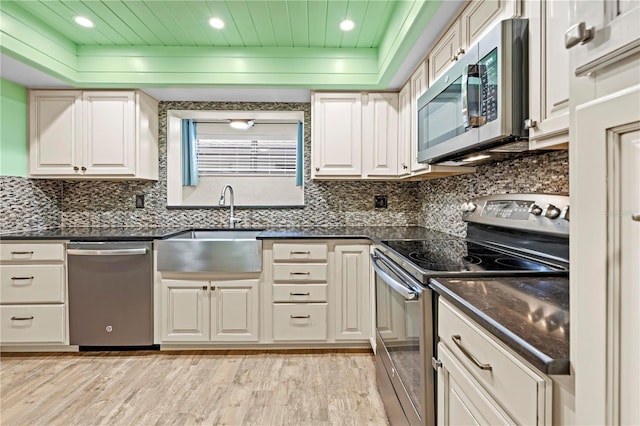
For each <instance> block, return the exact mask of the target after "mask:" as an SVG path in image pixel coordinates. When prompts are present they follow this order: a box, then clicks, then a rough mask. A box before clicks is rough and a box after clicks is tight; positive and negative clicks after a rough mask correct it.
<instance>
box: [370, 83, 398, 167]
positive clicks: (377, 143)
mask: <svg viewBox="0 0 640 426" xmlns="http://www.w3.org/2000/svg"><path fill="white" fill-rule="evenodd" d="M398 114H399V111H398V94H397V93H391V92H389V93H367V94H363V95H362V162H363V170H362V175H363V177H364V178H365V179H366V178H373V177H396V176H398Z"/></svg>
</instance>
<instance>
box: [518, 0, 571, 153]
mask: <svg viewBox="0 0 640 426" xmlns="http://www.w3.org/2000/svg"><path fill="white" fill-rule="evenodd" d="M569 5H570V3H569V2H567V1H564V0H553V1H541V2H528V3H527V7H528V10H527V17H528V18H529V34H530V36H529V119H528V120H527V121H526V124H525V126H527V127H528V128H529V148H530V149H540V148H554V147H555V148H566V146H567V143H568V142H569V52H568V51H567V50H566V49H565V47H564V31H565V29H566V28H567V27H568V26H569V13H570V11H569Z"/></svg>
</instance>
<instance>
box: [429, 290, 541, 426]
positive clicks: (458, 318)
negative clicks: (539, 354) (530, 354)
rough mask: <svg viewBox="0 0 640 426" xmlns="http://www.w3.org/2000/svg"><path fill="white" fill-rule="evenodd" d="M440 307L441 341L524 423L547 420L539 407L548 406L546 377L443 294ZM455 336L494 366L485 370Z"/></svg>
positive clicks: (477, 357) (482, 361)
mask: <svg viewBox="0 0 640 426" xmlns="http://www.w3.org/2000/svg"><path fill="white" fill-rule="evenodd" d="M438 309H439V310H438V335H439V336H440V341H441V342H443V343H444V344H445V345H446V346H447V348H449V350H450V351H451V352H452V353H453V354H454V355H455V356H456V358H458V359H459V360H460V362H461V363H462V364H463V365H464V366H465V367H466V369H467V370H468V371H469V372H470V373H471V374H472V375H473V376H474V377H475V378H476V379H477V380H478V382H479V383H480V384H481V385H482V386H483V387H484V388H485V389H486V390H487V391H488V392H489V393H490V394H491V395H492V396H493V397H494V398H495V400H496V401H498V402H499V403H500V405H501V406H502V408H503V409H504V410H505V411H507V412H508V413H509V414H510V415H511V416H512V417H513V418H514V419H516V421H517V422H518V423H521V424H532V425H533V424H538V422H539V421H543V420H541V419H544V415H541V416H538V414H539V413H538V408H539V407H544V402H545V397H546V396H545V392H546V381H545V379H544V378H543V377H542V376H541V375H539V374H537V373H536V372H535V371H534V370H532V369H531V368H530V367H528V366H527V365H525V364H524V363H523V362H521V361H520V360H518V359H517V358H516V357H515V356H513V355H512V354H511V353H509V352H508V351H507V350H506V349H504V348H502V347H501V346H500V345H499V344H498V343H497V342H495V341H494V340H493V338H491V337H490V336H489V335H488V334H487V333H486V332H485V331H483V330H482V329H481V328H480V327H478V326H477V325H476V324H474V323H472V322H471V321H470V320H469V319H468V318H466V317H465V316H464V315H463V314H462V313H460V312H459V311H457V310H456V309H455V308H454V307H453V306H451V305H450V304H448V303H447V302H446V301H443V300H442V298H440V300H439V303H438ZM453 336H459V339H457V341H458V343H459V344H460V345H462V347H464V348H465V349H466V350H467V352H468V353H469V354H470V355H472V356H473V357H475V358H476V359H477V360H478V361H479V362H480V363H483V364H489V365H490V366H491V370H482V369H480V368H479V367H478V366H477V365H475V364H474V363H473V362H472V361H471V359H470V358H469V356H467V355H465V354H464V352H463V351H462V350H461V349H460V347H459V346H458V345H457V344H456V343H455V342H454V340H453ZM542 414H543V413H542Z"/></svg>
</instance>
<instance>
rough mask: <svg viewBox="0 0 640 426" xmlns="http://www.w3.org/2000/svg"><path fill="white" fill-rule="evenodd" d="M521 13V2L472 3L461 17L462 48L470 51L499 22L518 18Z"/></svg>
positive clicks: (481, 1) (480, 0)
mask: <svg viewBox="0 0 640 426" xmlns="http://www.w3.org/2000/svg"><path fill="white" fill-rule="evenodd" d="M521 13H522V2H521V0H478V1H472V2H471V3H469V6H468V7H467V8H466V9H465V10H464V11H463V12H462V15H460V21H461V25H462V27H461V31H462V40H463V46H462V47H463V48H465V49H467V50H468V48H469V47H471V46H473V45H474V44H475V43H477V42H478V40H480V39H481V38H482V36H483V35H484V34H485V33H486V32H487V31H488V30H490V29H491V28H492V27H493V26H494V25H496V24H497V23H498V22H500V21H502V20H504V19H509V18H515V17H518V16H520V15H521Z"/></svg>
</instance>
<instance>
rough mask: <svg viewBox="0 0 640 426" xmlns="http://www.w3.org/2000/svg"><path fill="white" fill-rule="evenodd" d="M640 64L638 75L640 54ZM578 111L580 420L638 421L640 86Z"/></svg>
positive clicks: (575, 231)
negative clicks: (594, 366) (595, 366)
mask: <svg viewBox="0 0 640 426" xmlns="http://www.w3.org/2000/svg"><path fill="white" fill-rule="evenodd" d="M636 67H637V68H636V72H637V74H638V75H639V76H640V58H638V59H637V65H636ZM581 78H584V77H581ZM596 80H597V77H596ZM596 84H597V83H596ZM575 116H576V117H575V127H572V130H571V131H572V135H573V133H574V132H575V139H574V137H573V136H572V142H571V144H572V145H571V153H570V157H569V158H570V161H571V165H572V169H571V176H572V177H574V178H575V180H573V181H572V182H571V196H572V200H571V209H572V211H573V212H577V214H573V215H572V216H571V225H572V227H571V244H572V245H571V251H570V253H571V260H570V261H571V270H572V273H571V280H572V283H571V285H572V287H571V297H572V299H571V301H572V304H573V306H572V307H571V313H572V315H573V317H572V318H571V324H572V327H573V328H574V329H575V332H574V331H572V337H573V336H574V334H575V340H574V341H573V342H572V346H571V347H572V354H573V356H572V357H573V360H572V363H573V364H574V365H575V369H576V372H577V374H576V384H575V389H576V424H583V423H587V422H593V423H601V424H640V407H639V406H638V401H639V400H640V382H639V381H638V378H639V377H640V365H639V364H638V359H640V339H638V336H640V313H639V311H638V306H640V263H639V262H638V259H640V84H636V85H634V86H631V87H629V88H627V89H623V90H621V91H618V92H615V93H612V94H609V95H607V96H603V97H600V98H596V99H594V100H592V101H589V102H586V103H584V104H581V105H578V106H577V107H576V110H575ZM573 144H576V145H577V146H575V147H574V146H573ZM593 206H599V208H593ZM594 241H595V242H597V244H594ZM574 273H575V275H574ZM574 307H575V308H576V310H574ZM572 330H573V329H572ZM574 348H575V349H574ZM594 363H597V364H594ZM593 365H599V366H600V368H598V369H593V368H589V366H593Z"/></svg>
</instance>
